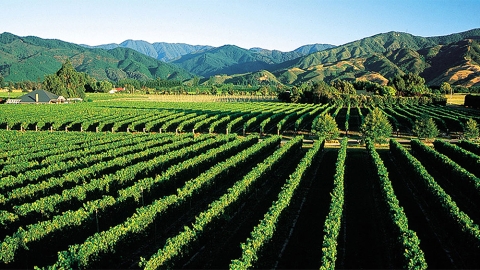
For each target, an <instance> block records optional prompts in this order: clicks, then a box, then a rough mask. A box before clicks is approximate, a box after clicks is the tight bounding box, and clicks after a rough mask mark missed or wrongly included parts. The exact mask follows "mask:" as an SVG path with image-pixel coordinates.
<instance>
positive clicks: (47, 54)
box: [0, 29, 480, 87]
mask: <svg viewBox="0 0 480 270" xmlns="http://www.w3.org/2000/svg"><path fill="white" fill-rule="evenodd" d="M479 37H480V29H472V30H470V31H466V32H462V33H455V34H451V35H446V36H439V37H419V36H414V35H411V34H407V33H401V32H388V33H382V34H377V35H374V36H371V37H366V38H363V39H360V40H357V41H353V42H350V43H347V44H345V45H341V46H336V47H333V46H332V45H326V44H314V45H306V46H302V47H300V48H298V49H296V50H294V51H291V52H280V51H275V50H265V49H261V48H251V49H244V48H240V47H238V46H235V45H225V46H221V47H216V48H210V47H208V46H204V47H196V48H194V47H189V48H190V49H191V50H193V51H189V52H188V53H187V51H188V49H187V47H188V46H187V47H184V50H185V51H182V52H180V49H179V48H180V47H177V49H176V51H175V50H174V51H175V53H173V54H172V55H171V56H168V57H170V58H169V59H173V58H175V57H177V56H176V55H178V54H182V56H181V57H180V58H178V59H176V60H174V61H172V62H169V63H165V62H163V61H160V60H158V59H156V58H159V55H158V51H156V49H155V48H152V47H150V46H149V45H148V44H145V43H144V42H143V43H142V42H134V41H126V42H125V43H124V46H125V47H127V46H130V47H132V46H133V44H135V46H137V47H136V50H133V49H130V48H124V47H120V46H116V45H114V44H111V45H110V47H108V46H107V45H105V46H106V48H112V49H99V48H87V47H84V46H80V45H76V44H72V43H68V42H63V41H60V40H54V39H53V40H52V39H41V38H38V37H18V36H15V35H13V34H10V33H3V34H0V75H1V76H3V77H4V78H5V81H13V82H15V81H22V80H31V81H41V80H42V79H43V77H44V75H46V74H52V73H54V72H56V71H57V70H58V69H59V68H60V66H61V63H62V62H64V61H65V60H66V59H67V58H69V59H70V61H71V62H72V64H73V65H74V67H75V68H76V70H77V71H82V72H86V73H87V74H89V75H91V76H92V77H94V78H96V79H97V80H106V79H108V80H112V81H116V80H118V79H122V78H135V79H140V80H142V79H151V78H162V79H177V80H185V79H189V78H192V77H194V76H199V77H204V79H203V80H202V81H203V82H205V81H215V82H216V83H221V82H232V83H248V84H253V85H256V84H268V83H271V84H275V85H276V84H278V83H283V84H289V85H295V84H301V83H305V82H315V81H320V80H323V81H326V82H330V81H332V80H334V79H345V80H356V79H367V80H370V81H374V82H378V83H381V84H386V83H387V81H388V79H389V78H391V77H393V76H396V75H403V74H405V73H408V72H411V73H416V74H419V75H420V76H422V77H424V78H425V80H426V83H427V84H428V85H431V86H438V85H440V84H441V83H442V82H449V83H450V84H452V85H461V86H466V87H469V86H479V85H480V45H479ZM128 44H130V45H128ZM142 44H143V45H142ZM158 44H160V43H158ZM150 45H151V44H150ZM142 46H143V47H142ZM163 46H166V47H168V46H174V45H172V44H170V45H166V44H163ZM190 46H191V45H190ZM195 50H197V51H195ZM139 51H142V52H143V53H141V52H139ZM312 52H313V53H312ZM155 53H156V54H157V55H156V58H154V57H150V56H148V55H146V54H153V56H155ZM184 53H187V54H184ZM305 54H308V55H305ZM219 75H221V76H219ZM209 78H210V79H209ZM217 81H218V82H217Z"/></svg>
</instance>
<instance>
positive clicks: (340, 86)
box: [331, 80, 357, 95]
mask: <svg viewBox="0 0 480 270" xmlns="http://www.w3.org/2000/svg"><path fill="white" fill-rule="evenodd" d="M331 84H332V86H333V87H335V88H336V89H337V90H338V92H340V93H341V94H351V95H355V94H356V93H357V91H355V87H353V84H351V83H350V82H347V81H344V80H334V81H332V82H331Z"/></svg>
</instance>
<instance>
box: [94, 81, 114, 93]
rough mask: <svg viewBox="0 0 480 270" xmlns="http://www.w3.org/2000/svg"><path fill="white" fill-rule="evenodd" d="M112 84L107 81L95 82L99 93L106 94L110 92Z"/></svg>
mask: <svg viewBox="0 0 480 270" xmlns="http://www.w3.org/2000/svg"><path fill="white" fill-rule="evenodd" d="M112 88H113V84H112V83H111V82H109V81H99V82H97V89H98V91H99V92H104V93H108V91H110V90H112Z"/></svg>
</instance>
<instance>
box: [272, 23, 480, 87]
mask: <svg viewBox="0 0 480 270" xmlns="http://www.w3.org/2000/svg"><path fill="white" fill-rule="evenodd" d="M479 37H480V29H473V30H470V31H466V32H462V33H457V34H452V35H447V36H440V37H419V36H413V35H410V34H407V33H400V32H389V33H383V34H378V35H374V36H372V37H367V38H364V39H361V40H357V41H354V42H350V43H347V44H345V45H342V46H338V47H335V48H331V49H327V50H323V51H320V52H315V53H312V54H309V55H307V56H303V57H300V58H297V59H294V60H292V61H287V62H283V63H281V64H278V65H275V66H272V67H270V71H271V72H272V73H273V74H275V76H276V77H277V79H278V80H279V81H281V82H282V83H287V84H295V83H300V82H305V81H318V80H325V81H330V80H333V79H337V78H340V79H358V78H365V79H368V80H373V81H376V82H379V83H386V81H387V79H388V78H390V77H393V76H394V75H395V74H403V73H406V72H413V73H417V74H420V75H421V76H424V77H426V81H427V83H428V84H429V85H438V84H439V83H441V82H443V81H447V82H450V83H451V84H458V85H463V86H472V85H478V83H479V82H478V80H477V79H475V78H477V77H479V76H480V66H479V64H478V61H475V60H473V61H470V60H469V59H477V58H478V53H479V51H478V49H477V47H478V39H479Z"/></svg>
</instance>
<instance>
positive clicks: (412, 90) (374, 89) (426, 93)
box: [278, 73, 450, 106]
mask: <svg viewBox="0 0 480 270" xmlns="http://www.w3.org/2000/svg"><path fill="white" fill-rule="evenodd" d="M442 87H443V88H442V90H440V89H430V88H429V87H428V86H427V85H425V79H424V78H422V77H420V76H419V75H417V74H413V73H407V74H404V75H398V76H395V77H393V78H392V79H390V80H389V83H388V85H380V84H378V83H375V82H370V81H358V80H357V81H353V82H350V81H344V80H334V81H332V82H330V84H328V83H326V82H324V81H320V82H317V83H313V84H303V85H301V86H294V87H292V88H290V89H285V90H283V91H281V92H279V94H278V98H279V99H280V100H281V101H284V102H293V103H335V104H337V103H343V104H344V105H346V104H347V103H348V104H350V105H352V106H359V105H360V106H361V105H362V104H363V103H365V102H374V103H375V105H378V104H376V103H377V102H382V103H383V102H388V103H398V102H401V101H398V97H401V98H405V97H408V98H411V100H422V99H425V100H426V101H425V102H429V103H430V102H440V103H441V102H446V99H445V98H444V97H442V96H441V94H442V93H441V91H444V92H445V91H448V90H445V89H450V85H448V83H447V84H445V85H444V84H442ZM358 90H363V91H366V92H367V93H368V96H373V97H375V98H367V97H365V96H366V95H357V91H358ZM391 105H393V104H391Z"/></svg>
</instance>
